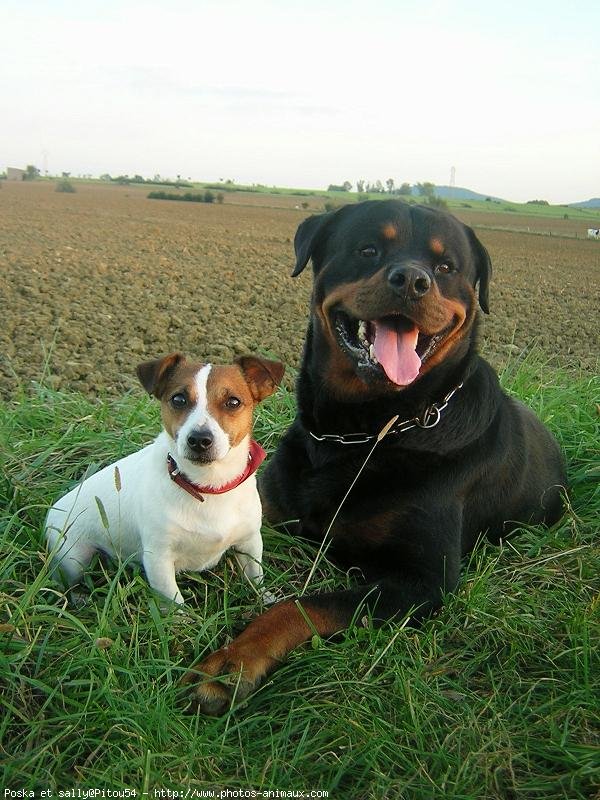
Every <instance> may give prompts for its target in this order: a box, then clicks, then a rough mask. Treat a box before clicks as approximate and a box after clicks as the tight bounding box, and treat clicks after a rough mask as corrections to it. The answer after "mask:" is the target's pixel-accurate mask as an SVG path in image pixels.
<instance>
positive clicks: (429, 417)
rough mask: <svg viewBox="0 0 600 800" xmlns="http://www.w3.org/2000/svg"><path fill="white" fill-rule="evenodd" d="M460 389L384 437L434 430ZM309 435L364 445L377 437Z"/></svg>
mask: <svg viewBox="0 0 600 800" xmlns="http://www.w3.org/2000/svg"><path fill="white" fill-rule="evenodd" d="M462 387H463V384H462V383H459V384H458V386H455V387H454V389H452V391H450V392H448V394H447V395H446V396H445V397H444V399H443V400H442V401H441V403H432V404H431V405H430V406H427V408H426V409H425V411H423V413H422V414H421V416H417V417H412V418H411V419H405V420H403V421H402V422H396V423H395V424H394V425H392V427H391V428H390V429H389V431H388V432H387V434H386V435H388V434H392V433H396V434H397V433H405V432H406V431H409V430H411V429H412V428H423V429H425V430H426V429H428V428H435V426H436V425H437V424H438V422H439V421H440V419H441V418H442V412H443V411H445V410H446V408H447V407H448V403H449V402H450V400H451V399H452V398H453V397H454V395H455V394H456V392H458V390H459V389H462ZM309 433H310V435H311V436H312V438H313V439H316V440H317V441H318V442H336V443H337V444H366V443H367V442H372V441H373V440H374V439H377V437H378V436H379V434H378V433H347V434H344V435H342V434H338V433H324V434H323V435H322V436H317V434H316V433H313V432H312V431H309Z"/></svg>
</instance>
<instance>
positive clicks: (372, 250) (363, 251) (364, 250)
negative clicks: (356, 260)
mask: <svg viewBox="0 0 600 800" xmlns="http://www.w3.org/2000/svg"><path fill="white" fill-rule="evenodd" d="M358 253H359V255H361V256H362V257H363V258H375V257H376V256H378V255H379V251H378V250H377V248H376V247H375V245H374V244H368V245H367V246H366V247H359V249H358Z"/></svg>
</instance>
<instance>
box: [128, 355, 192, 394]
mask: <svg viewBox="0 0 600 800" xmlns="http://www.w3.org/2000/svg"><path fill="white" fill-rule="evenodd" d="M182 361H185V356H184V355H183V354H182V353H170V354H169V355H168V356H165V357H164V358H157V359H156V360H155V361H144V363H143V364H139V365H138V367H137V368H136V373H137V376H138V378H139V380H140V383H141V384H142V386H143V387H144V389H145V390H146V391H147V392H148V394H153V395H154V396H155V397H158V398H160V397H161V395H162V393H163V391H164V387H165V382H166V380H167V378H168V377H169V375H170V374H171V373H172V372H173V370H174V369H175V367H176V366H177V365H178V364H180V363H181V362H182Z"/></svg>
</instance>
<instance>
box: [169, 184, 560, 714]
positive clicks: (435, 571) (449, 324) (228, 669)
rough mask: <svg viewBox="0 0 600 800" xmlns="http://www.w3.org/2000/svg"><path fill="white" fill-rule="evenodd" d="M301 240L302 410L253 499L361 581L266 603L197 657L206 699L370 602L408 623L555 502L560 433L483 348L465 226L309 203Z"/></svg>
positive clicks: (260, 673) (405, 209)
mask: <svg viewBox="0 0 600 800" xmlns="http://www.w3.org/2000/svg"><path fill="white" fill-rule="evenodd" d="M294 245H295V251H296V268H295V270H294V272H293V275H294V276H296V275H299V274H300V273H301V272H302V270H303V269H304V268H305V267H306V265H307V263H308V262H309V260H311V259H312V264H313V268H314V288H313V294H312V302H311V317H310V322H309V325H308V331H307V335H306V341H305V345H304V354H303V360H302V365H301V368H300V371H299V375H298V380H297V404H298V413H297V416H296V419H295V420H294V422H293V424H292V425H291V427H290V429H289V430H288V431H287V433H286V434H285V435H284V437H283V439H282V440H281V443H280V444H279V447H278V449H277V451H276V453H275V455H274V456H273V458H272V459H271V460H270V462H269V463H268V465H267V467H266V469H265V470H264V472H263V475H262V478H261V480H260V492H261V497H262V502H263V508H264V512H265V516H266V518H267V519H268V520H269V521H270V522H271V523H279V522H284V521H289V520H297V523H296V530H297V533H298V535H300V536H302V537H304V538H308V539H311V540H313V541H315V542H317V543H319V544H320V543H322V542H323V539H324V537H325V535H326V534H327V540H328V541H327V543H326V546H327V547H328V549H327V557H328V558H330V559H332V560H334V561H336V562H337V563H338V564H339V565H340V566H341V567H342V568H343V569H349V568H351V567H356V568H358V571H359V574H360V579H359V580H357V582H356V585H355V586H354V588H350V589H347V590H341V591H334V592H327V593H323V594H316V595H310V594H309V595H306V596H303V597H302V598H301V599H300V600H299V601H294V600H286V601H285V602H281V603H278V604H277V605H274V606H272V607H271V608H270V609H269V610H268V611H266V613H264V614H262V615H261V616H259V617H258V618H257V619H255V620H254V621H253V622H251V623H250V624H249V625H248V627H247V628H246V629H245V630H244V632H243V633H242V634H241V635H239V636H238V637H237V638H236V639H234V640H233V641H232V642H231V643H230V644H229V645H228V646H226V647H222V648H221V649H220V650H217V651H216V652H214V653H212V654H211V655H210V656H208V657H207V658H205V659H204V660H203V661H202V662H201V663H199V664H198V665H196V666H195V667H194V668H192V670H191V671H190V672H188V673H187V674H186V676H185V677H184V679H183V680H184V683H185V684H186V685H188V688H187V689H186V692H189V695H188V697H189V699H190V701H191V704H192V705H193V706H199V707H200V708H201V709H202V710H203V711H204V712H206V713H209V714H219V713H222V712H223V711H224V710H225V709H226V708H227V707H228V706H229V704H230V702H231V697H232V696H233V695H234V694H235V696H236V698H237V699H240V698H242V697H245V696H246V695H248V693H250V692H251V691H252V690H253V689H254V688H255V687H256V686H258V685H259V683H260V682H261V681H262V680H263V679H264V677H265V676H266V675H267V674H268V673H270V672H271V671H272V670H274V669H275V668H276V667H277V665H278V664H280V663H281V661H282V660H283V659H284V657H285V656H286V654H287V653H288V652H290V651H291V650H292V649H293V648H295V647H297V646H298V645H299V644H301V643H302V642H305V641H306V640H308V639H310V638H311V637H312V636H313V635H314V633H315V632H317V633H318V634H319V635H320V636H330V635H332V634H335V633H336V632H339V631H340V630H342V629H344V628H346V627H348V626H349V625H350V624H352V622H353V620H355V619H357V618H358V619H362V618H363V617H364V615H365V614H367V615H370V616H371V618H372V619H373V620H374V621H375V622H376V623H377V622H378V621H383V620H390V619H393V618H395V617H398V618H401V617H403V616H405V615H407V614H410V623H411V624H414V623H417V624H418V623H419V622H420V621H421V620H423V619H424V618H425V617H427V616H429V615H431V614H432V612H434V611H435V610H436V609H438V608H439V607H440V605H441V603H442V598H443V596H444V594H445V593H447V592H451V591H452V590H454V589H455V587H456V585H457V583H458V580H459V573H460V568H461V559H462V558H463V557H464V556H465V555H466V554H467V553H469V552H470V551H471V550H472V548H473V547H474V545H475V543H476V542H477V540H478V538H479V537H480V536H481V535H487V537H488V538H489V539H490V540H491V541H493V542H496V543H497V542H498V541H499V540H500V539H501V538H503V537H506V536H507V535H509V534H510V533H511V531H513V530H514V529H515V528H517V527H518V526H519V525H520V524H522V523H540V522H545V523H547V524H552V523H554V522H555V521H557V520H558V519H559V518H560V516H561V513H562V494H563V490H564V487H565V486H566V478H565V469H564V463H563V459H562V456H561V453H560V450H559V448H558V445H557V443H556V442H555V440H554V439H553V437H552V436H551V434H550V433H549V432H548V431H547V430H546V428H545V427H544V426H543V425H542V424H541V422H540V421H539V420H538V419H537V418H536V417H535V415H534V414H533V413H532V412H531V411H530V410H529V409H528V408H526V407H525V406H524V405H523V404H522V403H520V402H519V401H517V400H515V399H513V398H511V397H508V396H507V395H506V394H505V393H504V392H503V391H502V389H501V388H500V385H499V382H498V378H497V375H496V373H495V372H494V370H493V369H492V367H491V366H490V365H489V364H488V363H487V362H486V361H485V360H484V359H483V358H481V356H479V355H478V354H477V341H476V340H477V336H476V334H477V320H478V305H479V306H480V307H481V309H482V310H483V311H484V312H485V313H489V310H488V302H489V300H488V297H489V283H490V277H491V263H490V258H489V255H488V253H487V251H486V249H485V247H484V246H483V245H482V244H481V242H480V241H479V240H478V239H477V237H476V235H475V234H474V232H473V231H472V230H471V228H469V227H467V226H466V225H464V224H462V223H461V222H459V221H458V220H457V219H456V218H455V217H453V216H452V215H451V214H449V213H446V212H444V211H441V210H438V209H435V208H433V207H429V206H423V205H410V204H408V203H405V202H403V201H400V200H393V199H390V200H384V201H366V202H363V203H357V204H355V205H348V206H344V207H343V208H341V209H338V210H336V211H333V212H330V213H327V214H322V215H317V216H312V217H309V218H308V219H306V220H305V221H304V222H303V223H302V224H301V225H300V227H299V228H298V231H297V233H296V237H295V240H294ZM371 451H372V452H371ZM365 461H366V463H365ZM361 468H362V471H361ZM357 475H358V478H357ZM353 481H355V483H354V485H353V486H352V488H351V491H350V493H349V494H348V496H347V497H346V498H345V500H344V502H343V503H342V505H341V508H339V506H340V503H341V501H342V499H343V498H344V497H345V495H346V494H347V492H348V489H349V488H350V486H351V485H352V483H353ZM332 521H333V524H332ZM298 605H301V609H300V608H299V607H298ZM224 675H230V676H231V677H230V680H229V683H228V682H227V681H226V680H225V681H223V679H222V678H219V680H212V681H211V680H210V677H213V678H217V677H219V676H224Z"/></svg>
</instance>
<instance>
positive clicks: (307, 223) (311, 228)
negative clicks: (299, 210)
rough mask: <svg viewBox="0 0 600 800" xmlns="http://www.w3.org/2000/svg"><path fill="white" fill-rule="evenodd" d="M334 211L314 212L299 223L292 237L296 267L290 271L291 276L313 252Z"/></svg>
mask: <svg viewBox="0 0 600 800" xmlns="http://www.w3.org/2000/svg"><path fill="white" fill-rule="evenodd" d="M334 213H335V212H334V211H330V212H329V213H327V214H315V215H314V216H312V217H308V219H305V220H304V222H302V223H300V227H299V228H298V230H297V231H296V236H295V237H294V250H295V252H296V267H295V269H294V271H293V272H292V278H295V277H296V275H300V273H301V272H302V270H303V269H304V267H305V266H306V265H307V264H308V261H309V259H310V258H311V256H312V255H313V253H314V252H315V248H316V246H317V244H318V243H319V240H320V238H321V234H322V233H323V231H324V228H325V226H326V225H327V223H328V222H329V220H330V219H331V217H332V216H333V215H334Z"/></svg>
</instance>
